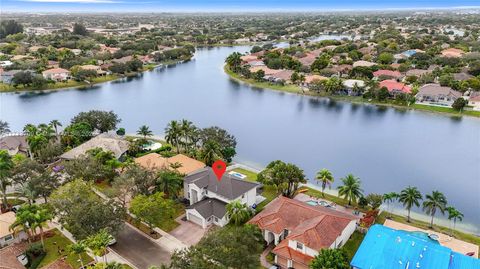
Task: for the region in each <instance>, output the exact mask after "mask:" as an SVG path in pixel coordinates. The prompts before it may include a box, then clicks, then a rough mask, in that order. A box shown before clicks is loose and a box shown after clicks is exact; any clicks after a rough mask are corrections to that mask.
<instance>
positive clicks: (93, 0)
mask: <svg viewBox="0 0 480 269" xmlns="http://www.w3.org/2000/svg"><path fill="white" fill-rule="evenodd" d="M20 1H22V2H36V3H86V4H114V3H120V1H116V0H20Z"/></svg>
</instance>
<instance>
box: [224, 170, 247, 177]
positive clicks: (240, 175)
mask: <svg viewBox="0 0 480 269" xmlns="http://www.w3.org/2000/svg"><path fill="white" fill-rule="evenodd" d="M228 174H229V175H232V176H234V177H238V178H239V179H245V178H246V177H247V176H246V175H244V174H241V173H239V172H235V171H232V172H230V173H228Z"/></svg>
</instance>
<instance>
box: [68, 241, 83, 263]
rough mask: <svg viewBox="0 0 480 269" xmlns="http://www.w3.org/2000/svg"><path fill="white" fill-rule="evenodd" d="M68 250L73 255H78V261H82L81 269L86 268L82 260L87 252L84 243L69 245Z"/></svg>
mask: <svg viewBox="0 0 480 269" xmlns="http://www.w3.org/2000/svg"><path fill="white" fill-rule="evenodd" d="M68 248H69V250H70V252H71V253H72V254H76V255H78V260H79V261H80V265H81V266H82V267H81V268H85V266H84V265H83V259H82V254H83V253H85V251H86V250H87V246H85V243H84V242H83V241H78V242H77V243H73V244H71V245H69V246H68Z"/></svg>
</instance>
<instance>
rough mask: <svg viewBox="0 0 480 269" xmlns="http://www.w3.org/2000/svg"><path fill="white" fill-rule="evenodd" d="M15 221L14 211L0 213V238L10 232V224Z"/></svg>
mask: <svg viewBox="0 0 480 269" xmlns="http://www.w3.org/2000/svg"><path fill="white" fill-rule="evenodd" d="M14 222H15V213H13V212H12V211H10V212H7V213H3V214H1V215H0V238H2V237H5V236H7V235H9V234H12V231H10V225H12V224H13V223H14Z"/></svg>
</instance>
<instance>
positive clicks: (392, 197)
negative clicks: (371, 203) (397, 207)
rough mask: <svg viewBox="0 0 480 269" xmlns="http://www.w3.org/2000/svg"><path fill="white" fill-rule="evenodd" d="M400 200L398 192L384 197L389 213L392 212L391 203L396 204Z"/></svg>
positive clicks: (386, 194)
mask: <svg viewBox="0 0 480 269" xmlns="http://www.w3.org/2000/svg"><path fill="white" fill-rule="evenodd" d="M397 199H398V194H397V193H396V192H389V193H385V194H384V195H383V202H385V203H387V212H389V213H390V214H391V212H390V205H391V203H393V202H395V201H396V200H397ZM390 217H391V215H390Z"/></svg>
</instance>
